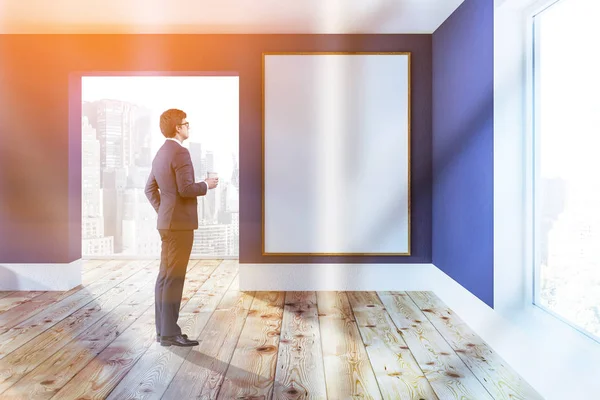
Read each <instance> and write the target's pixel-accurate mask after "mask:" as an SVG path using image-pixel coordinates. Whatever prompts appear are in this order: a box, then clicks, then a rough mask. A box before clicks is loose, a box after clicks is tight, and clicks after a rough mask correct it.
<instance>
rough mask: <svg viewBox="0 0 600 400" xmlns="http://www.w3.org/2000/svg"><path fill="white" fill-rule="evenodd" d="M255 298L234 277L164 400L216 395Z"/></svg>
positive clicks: (210, 397) (208, 397) (202, 397)
mask: <svg viewBox="0 0 600 400" xmlns="http://www.w3.org/2000/svg"><path fill="white" fill-rule="evenodd" d="M253 299H254V292H240V291H239V289H238V285H237V283H236V280H235V279H234V282H232V286H231V287H230V288H229V290H228V291H227V292H226V293H225V296H223V299H222V300H221V302H220V303H219V305H218V306H217V308H216V309H215V311H214V312H213V313H212V315H211V317H210V319H209V320H208V323H207V324H206V328H204V330H203V331H202V334H201V335H200V337H199V341H200V345H199V346H197V347H196V348H194V349H193V350H192V351H190V352H189V353H188V355H187V356H186V358H185V361H184V362H183V364H182V365H181V367H180V368H179V371H177V374H176V375H175V377H174V378H173V380H172V381H171V383H170V384H169V387H168V388H167V390H166V391H165V393H164V395H163V397H162V398H163V399H165V400H169V399H172V400H180V399H193V398H198V399H204V398H206V399H214V398H216V397H217V393H218V391H219V389H220V387H221V384H222V382H223V378H224V376H225V374H226V372H227V369H228V366H229V362H230V360H231V357H232V355H233V351H234V350H235V347H236V344H237V342H238V340H239V336H240V334H241V331H242V328H243V326H244V323H245V321H246V317H247V315H248V312H249V310H250V306H251V304H252V301H253Z"/></svg>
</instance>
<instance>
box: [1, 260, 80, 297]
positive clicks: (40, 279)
mask: <svg viewBox="0 0 600 400" xmlns="http://www.w3.org/2000/svg"><path fill="white" fill-rule="evenodd" d="M82 264H83V261H82V260H81V259H79V260H75V261H73V262H71V263H65V264H3V263H0V290H2V291H65V290H71V289H73V288H74V287H75V286H78V285H81V266H82Z"/></svg>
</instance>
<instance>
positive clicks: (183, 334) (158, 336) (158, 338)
mask: <svg viewBox="0 0 600 400" xmlns="http://www.w3.org/2000/svg"><path fill="white" fill-rule="evenodd" d="M181 336H183V337H184V338H186V339H187V337H188V336H187V335H186V334H185V333H182V334H181ZM156 341H157V342H158V343H160V334H158V333H157V334H156Z"/></svg>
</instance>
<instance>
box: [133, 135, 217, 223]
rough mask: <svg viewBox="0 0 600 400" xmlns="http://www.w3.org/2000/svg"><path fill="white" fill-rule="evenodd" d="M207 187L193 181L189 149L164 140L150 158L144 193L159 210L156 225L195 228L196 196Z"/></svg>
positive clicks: (196, 221)
mask: <svg viewBox="0 0 600 400" xmlns="http://www.w3.org/2000/svg"><path fill="white" fill-rule="evenodd" d="M207 190H208V185H207V184H206V182H195V179H194V167H193V165H192V158H191V157H190V152H189V151H188V149H186V148H185V147H183V146H181V145H180V144H179V143H177V142H175V141H173V140H166V141H165V143H164V144H163V145H162V146H161V148H160V149H159V150H158V152H157V153H156V156H155V157H154V160H153V161H152V171H151V172H150V177H149V178H148V182H147V183H146V189H145V193H146V197H147V198H148V200H150V203H151V204H152V207H154V209H155V210H156V212H157V213H158V224H157V228H158V229H171V230H194V229H198V199H197V197H198V196H204V195H205V194H206V192H207Z"/></svg>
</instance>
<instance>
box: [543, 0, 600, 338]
mask: <svg viewBox="0 0 600 400" xmlns="http://www.w3.org/2000/svg"><path fill="white" fill-rule="evenodd" d="M599 15H600V2H598V1H597V0H560V1H558V2H555V3H553V4H551V5H549V6H548V7H546V8H545V9H544V10H543V11H540V12H539V13H538V14H536V15H535V17H534V20H533V23H534V42H533V43H534V44H533V46H534V63H533V65H534V67H533V76H534V80H533V82H534V84H533V89H534V90H533V93H534V96H533V98H534V110H535V111H534V142H533V143H534V146H533V149H534V157H533V159H534V168H533V171H534V175H533V182H534V226H535V230H534V248H535V260H534V262H535V267H536V274H535V303H536V304H537V305H539V306H541V307H542V308H544V309H546V310H548V311H550V312H551V313H554V314H555V315H556V316H558V317H559V318H562V319H563V320H565V321H566V322H568V323H569V324H571V325H573V326H574V327H576V328H577V329H579V330H581V331H582V332H584V333H586V334H587V335H589V336H590V337H592V338H594V339H596V340H600V57H599V56H598V54H597V48H598V39H600V24H599V23H598V16H599Z"/></svg>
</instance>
